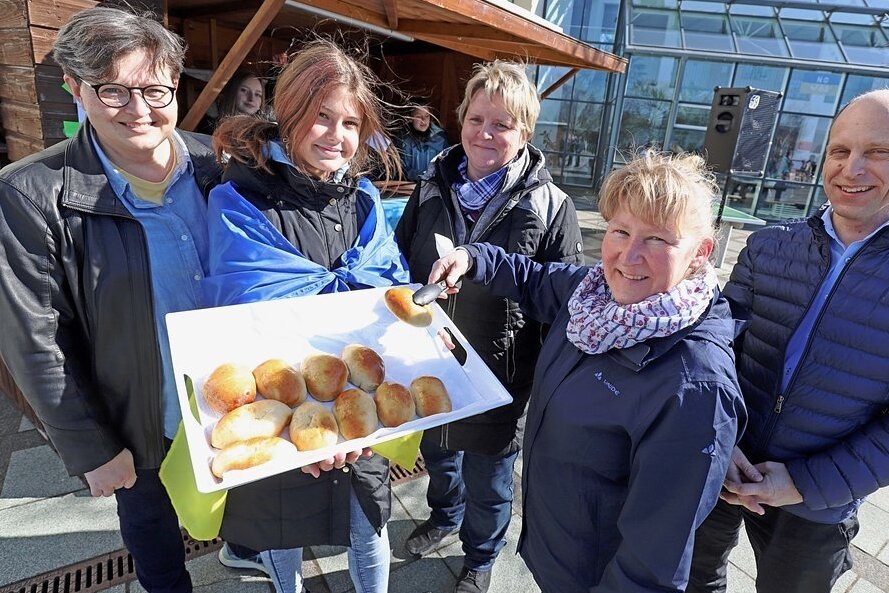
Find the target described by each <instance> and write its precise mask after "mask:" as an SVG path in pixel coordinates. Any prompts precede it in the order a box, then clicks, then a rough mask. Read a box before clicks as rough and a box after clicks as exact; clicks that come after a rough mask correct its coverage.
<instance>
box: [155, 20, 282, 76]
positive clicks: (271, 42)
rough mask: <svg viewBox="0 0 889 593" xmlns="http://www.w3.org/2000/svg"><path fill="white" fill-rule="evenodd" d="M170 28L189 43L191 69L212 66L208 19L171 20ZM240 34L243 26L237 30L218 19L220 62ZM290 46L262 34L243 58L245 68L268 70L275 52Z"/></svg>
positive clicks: (188, 58) (188, 59)
mask: <svg viewBox="0 0 889 593" xmlns="http://www.w3.org/2000/svg"><path fill="white" fill-rule="evenodd" d="M171 28H173V29H174V30H176V31H177V32H178V33H179V34H180V35H182V36H183V37H184V38H185V41H186V42H187V43H188V54H187V55H186V56H185V63H186V64H187V65H188V66H189V67H190V68H207V69H210V68H213V50H212V47H211V43H210V22H209V20H207V21H203V20H195V19H187V20H181V21H180V20H174V19H171ZM240 35H241V30H240V29H235V28H234V27H231V26H228V25H225V24H223V23H220V22H218V21H217V23H216V45H217V48H218V56H217V59H218V61H221V60H222V58H224V57H225V54H226V53H228V50H229V48H231V47H232V46H233V45H234V44H235V41H237V40H238V37H239V36H240ZM289 45H290V44H289V43H288V42H286V41H283V40H281V39H274V38H272V37H268V36H263V37H260V39H259V41H258V42H257V43H256V45H255V46H253V48H252V49H251V50H250V52H249V53H248V54H247V57H246V58H245V59H244V68H245V69H248V70H249V69H253V70H259V71H264V70H267V69H268V65H269V63H270V62H271V61H272V58H273V57H274V56H275V54H279V53H281V52H283V51H286V50H287V48H288V47H289Z"/></svg>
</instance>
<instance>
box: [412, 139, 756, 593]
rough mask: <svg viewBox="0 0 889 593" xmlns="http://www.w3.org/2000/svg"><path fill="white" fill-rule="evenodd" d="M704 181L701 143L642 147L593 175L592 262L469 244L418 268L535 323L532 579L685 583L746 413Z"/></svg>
mask: <svg viewBox="0 0 889 593" xmlns="http://www.w3.org/2000/svg"><path fill="white" fill-rule="evenodd" d="M716 192H717V187H716V185H715V183H714V180H713V177H712V175H711V174H710V173H708V172H707V170H706V165H705V162H704V160H703V159H702V158H700V157H698V156H693V155H681V156H673V155H669V154H660V153H656V152H653V151H648V152H646V153H644V154H643V155H641V156H639V157H637V158H636V159H634V160H633V161H631V162H629V163H627V164H626V165H625V166H624V167H623V168H621V169H619V170H617V171H615V172H613V173H611V174H610V175H609V176H608V177H607V178H606V180H605V182H604V184H603V186H602V189H601V191H600V197H599V210H600V212H601V213H602V217H603V218H604V219H605V220H606V221H607V223H608V227H607V229H606V231H605V237H604V238H603V240H602V261H601V262H600V263H598V264H597V265H595V266H593V267H591V268H588V267H577V266H572V265H565V264H554V263H549V264H544V263H540V262H536V261H534V260H533V259H531V258H529V257H527V256H525V255H521V254H511V253H507V252H506V251H505V250H503V249H502V248H500V247H497V246H494V245H490V244H487V243H472V244H469V245H466V246H464V247H461V248H458V249H457V250H455V251H454V252H453V253H452V254H450V255H448V256H446V257H444V258H443V259H442V260H440V261H439V262H437V263H436V264H435V265H434V266H433V267H432V271H431V273H430V275H429V279H428V281H429V282H437V281H441V280H445V281H446V283H447V285H448V286H449V287H452V288H449V289H448V293H451V294H454V293H458V292H459V294H458V297H459V296H460V295H462V294H463V292H464V291H466V289H467V288H468V287H469V286H473V285H476V284H478V285H482V286H484V287H486V290H488V291H490V293H491V294H492V295H496V296H499V297H502V298H508V299H511V300H514V301H516V302H517V303H518V304H519V306H520V307H521V308H522V311H524V312H525V314H526V315H527V316H528V318H529V319H533V320H535V321H536V322H539V323H546V324H550V329H549V332H548V333H547V335H546V339H545V341H544V344H543V349H542V350H541V352H540V357H539V359H538V362H537V367H536V370H535V373H534V388H533V391H532V394H531V399H530V406H529V409H528V419H527V425H526V432H525V442H524V457H523V459H524V461H523V470H522V500H523V505H522V523H523V525H522V534H521V536H520V538H519V542H518V550H519V553H520V554H521V556H522V558H523V559H524V560H525V562H526V563H527V565H528V567H529V568H530V570H531V573H532V574H533V575H534V579H535V580H536V581H537V584H538V585H539V586H540V589H541V590H542V591H543V592H544V593H581V592H582V593H641V592H651V593H654V592H656V591H657V592H667V591H673V592H677V593H678V592H680V591H684V590H685V585H686V582H687V579H688V570H689V564H690V561H691V556H692V545H693V542H694V532H695V528H696V527H697V526H698V525H700V523H701V522H702V521H703V520H704V518H705V517H706V516H707V513H709V512H710V509H712V508H713V505H714V504H716V501H717V499H718V496H719V491H720V487H721V486H722V479H723V477H724V476H725V473H726V469H727V468H728V465H729V459H730V457H731V453H732V448H733V446H734V445H735V443H736V442H737V438H738V435H739V434H740V432H741V431H742V429H743V426H744V422H745V418H746V413H745V409H744V403H743V400H742V399H741V392H740V388H739V386H738V383H737V380H736V376H735V365H734V355H733V351H732V338H733V335H734V322H733V320H732V318H731V316H730V311H729V307H728V303H726V301H725V299H724V298H722V296H721V295H720V293H719V289H718V287H717V283H716V273H715V271H714V269H713V267H712V265H711V264H710V263H709V262H708V258H709V257H710V254H711V253H712V250H713V244H714V238H713V237H714V230H713V225H712V221H711V219H712V215H711V203H712V201H713V198H714V197H715V196H716ZM467 273H469V274H470V277H469V278H470V280H471V281H472V282H471V283H469V282H466V281H464V282H463V286H462V288H459V289H458V288H457V282H458V279H459V278H460V277H461V276H463V275H465V274H467Z"/></svg>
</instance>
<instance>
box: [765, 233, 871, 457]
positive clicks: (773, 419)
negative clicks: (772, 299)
mask: <svg viewBox="0 0 889 593" xmlns="http://www.w3.org/2000/svg"><path fill="white" fill-rule="evenodd" d="M873 240H874V238H871V241H869V242H868V245H869V244H870V242H872V241H873ZM868 245H862V247H861V249H859V250H858V251H857V252H856V253H855V255H853V256H852V257H851V258H850V259H849V261H848V262H846V265H845V266H844V267H843V271H842V272H840V275H839V276H838V277H837V280H836V282H834V285H833V287H832V288H831V290H830V292H829V293H828V294H827V298H826V299H825V301H824V306H823V307H821V310H820V311H819V312H818V317H817V318H816V319H815V323H814V324H812V331H810V332H809V336H808V338H807V339H806V345H805V347H804V348H803V352H802V354H801V355H800V357H799V361H798V363H797V365H796V368H795V369H794V370H793V375H791V376H790V379H789V380H788V381H787V387H785V388H784V390H783V392H780V393H777V396H778V397H777V398H776V399H775V405H774V407H772V413H771V415H770V416H769V421H768V424H766V430H764V431H763V433H762V435H761V436H760V438H759V444H758V446H757V449H758V450H759V451H761V452H762V453H763V454H764V453H765V452H766V449H767V447H768V445H769V442H770V441H771V440H772V431H773V430H774V429H775V425H776V424H777V423H778V417H779V416H780V415H781V411H782V410H783V409H784V404H785V402H786V401H787V395H786V394H788V393H790V390H791V388H792V387H793V383H794V382H795V381H796V378H797V376H798V375H799V371H800V366H801V363H802V361H803V359H804V358H805V357H806V355H807V354H808V353H809V349H810V348H811V346H812V340H813V339H814V336H815V330H816V329H817V328H818V326H819V325H820V324H821V319H822V318H823V317H824V310H825V309H827V307H828V305H830V301H831V299H833V295H834V293H835V292H836V289H837V286H839V285H840V282H842V280H843V277H844V276H845V275H846V272H847V271H848V270H849V268H850V267H852V264H853V263H854V262H855V260H856V259H858V256H859V254H861V252H863V251H864V250H865V249H866V248H867V247H868ZM827 273H828V274H829V273H830V270H828V272H827ZM826 276H827V274H825V277H826ZM821 281H822V282H824V278H822V279H821ZM819 286H820V285H819ZM817 296H818V292H817V291H816V292H815V294H814V295H812V300H811V301H809V306H808V307H806V311H808V310H809V308H810V307H811V306H812V303H813V302H814V300H815V298H817ZM803 317H805V313H803ZM798 327H799V326H797V328H798ZM794 331H796V329H794ZM792 336H793V334H791V337H792ZM786 358H787V347H786V346H785V348H784V352H783V359H786ZM783 359H782V360H783ZM778 387H779V388H780V383H779V384H778Z"/></svg>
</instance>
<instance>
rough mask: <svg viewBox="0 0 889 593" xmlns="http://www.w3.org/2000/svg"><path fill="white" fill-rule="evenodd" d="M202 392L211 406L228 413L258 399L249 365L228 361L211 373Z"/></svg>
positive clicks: (220, 411) (222, 412)
mask: <svg viewBox="0 0 889 593" xmlns="http://www.w3.org/2000/svg"><path fill="white" fill-rule="evenodd" d="M202 392H203V394H204V399H205V400H206V401H207V403H208V404H209V405H210V407H211V408H213V409H214V410H216V411H217V412H219V413H221V414H227V413H229V412H231V411H232V410H234V409H235V408H237V407H239V406H243V405H244V404H249V403H250V402H252V401H253V400H255V399H256V381H255V380H254V379H253V373H251V372H250V369H248V368H247V367H245V366H242V365H239V364H234V363H226V364H223V365H220V366H218V367H216V369H215V370H214V371H213V372H212V373H210V376H209V377H207V380H206V381H204V387H203V389H202Z"/></svg>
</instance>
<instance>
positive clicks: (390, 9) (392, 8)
mask: <svg viewBox="0 0 889 593" xmlns="http://www.w3.org/2000/svg"><path fill="white" fill-rule="evenodd" d="M383 8H384V9H385V10H386V22H387V23H388V24H389V28H390V29H392V30H393V31H395V30H397V29H398V4H396V0H383Z"/></svg>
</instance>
